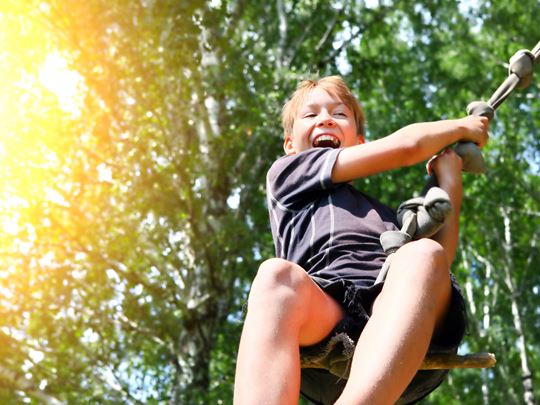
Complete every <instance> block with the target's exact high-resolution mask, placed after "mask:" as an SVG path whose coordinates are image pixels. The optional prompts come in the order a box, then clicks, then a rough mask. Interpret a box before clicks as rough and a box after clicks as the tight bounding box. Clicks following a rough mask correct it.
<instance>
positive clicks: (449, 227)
mask: <svg viewBox="0 0 540 405" xmlns="http://www.w3.org/2000/svg"><path fill="white" fill-rule="evenodd" d="M461 168H462V162H461V158H460V157H459V156H458V155H457V154H456V152H454V150H453V149H447V150H445V151H444V152H443V153H441V154H440V155H438V156H436V157H435V158H433V159H432V160H431V161H430V162H429V163H428V171H433V172H435V175H436V176H437V181H438V183H439V187H441V188H442V189H443V190H444V191H446V192H447V193H448V195H449V197H450V201H451V203H452V212H451V214H450V217H449V218H448V219H447V220H446V222H445V224H444V226H443V227H442V229H441V230H440V231H439V232H437V233H436V234H435V235H434V236H433V237H432V239H433V240H436V241H437V242H439V243H440V244H441V245H442V246H443V247H444V250H445V252H446V257H447V259H448V266H450V265H451V264H452V262H453V261H454V257H455V255H456V250H457V246H458V239H459V236H458V234H459V214H460V211H461V198H462V184H461V173H462V172H461Z"/></svg>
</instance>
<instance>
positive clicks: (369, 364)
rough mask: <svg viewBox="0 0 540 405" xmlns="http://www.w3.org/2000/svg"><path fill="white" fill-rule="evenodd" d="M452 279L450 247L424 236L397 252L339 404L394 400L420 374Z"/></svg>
mask: <svg viewBox="0 0 540 405" xmlns="http://www.w3.org/2000/svg"><path fill="white" fill-rule="evenodd" d="M450 294H451V284H450V277H449V271H448V264H447V259H446V253H445V251H444V249H443V248H442V247H441V245H439V244H438V243H437V242H435V241H432V240H430V239H423V240H420V241H416V242H411V243H409V244H407V245H405V246H403V247H402V248H401V249H400V250H399V251H398V252H397V253H396V255H395V257H394V260H393V262H392V267H391V271H390V272H389V274H388V277H387V279H386V282H385V285H384V287H383V290H382V292H381V294H380V295H379V297H377V299H376V301H375V304H374V306H373V313H372V316H371V318H370V320H369V321H368V323H367V325H366V327H365V329H364V331H363V332H362V334H361V336H360V339H359V341H358V344H357V348H356V351H355V353H354V357H353V362H352V367H351V374H350V376H349V380H348V384H347V385H346V387H345V389H344V391H343V393H342V395H341V396H340V398H339V399H338V401H337V402H336V404H343V405H351V404H355V405H360V404H369V405H376V404H393V403H394V402H395V401H397V399H398V398H399V397H400V395H401V394H402V392H403V391H404V390H405V388H406V387H407V385H408V384H409V382H410V381H411V379H412V378H413V377H414V375H415V374H416V372H417V370H418V368H419V366H420V364H421V363H422V360H423V358H424V356H425V354H426V352H427V348H428V346H429V342H430V340H431V337H432V335H433V331H434V329H435V327H436V326H437V323H438V322H439V321H440V320H441V319H443V317H444V315H445V314H446V311H447V308H448V304H449V301H450Z"/></svg>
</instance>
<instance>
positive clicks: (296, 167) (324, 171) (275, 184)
mask: <svg viewBox="0 0 540 405" xmlns="http://www.w3.org/2000/svg"><path fill="white" fill-rule="evenodd" d="M340 151H341V149H331V148H315V149H309V150H307V151H304V152H301V153H298V154H296V155H290V156H284V157H282V158H280V159H278V160H277V161H276V162H274V164H273V165H272V167H271V168H270V170H269V171H268V174H267V179H266V180H267V181H266V188H267V193H268V197H269V198H270V199H272V200H273V201H274V203H278V204H280V205H281V206H283V208H286V209H290V210H298V209H301V208H303V207H305V206H306V204H309V203H311V202H312V201H314V200H315V199H316V198H318V197H320V192H321V191H323V190H330V189H331V188H332V187H333V186H334V184H333V183H332V169H333V167H334V163H335V162H336V159H337V156H338V154H339V152H340Z"/></svg>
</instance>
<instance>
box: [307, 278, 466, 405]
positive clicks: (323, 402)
mask: <svg viewBox="0 0 540 405" xmlns="http://www.w3.org/2000/svg"><path fill="white" fill-rule="evenodd" d="M313 280H314V281H315V282H316V283H317V284H319V286H321V288H322V289H323V290H324V291H325V292H326V293H328V294H329V295H331V296H332V297H333V298H334V299H336V301H338V302H340V303H341V304H342V306H343V308H344V309H345V317H344V318H343V319H342V320H341V322H339V323H338V324H337V325H336V327H335V328H334V330H333V331H332V332H331V333H330V334H329V335H328V337H327V338H325V339H324V340H323V341H322V342H320V343H318V344H316V345H314V346H308V347H302V348H301V349H300V354H301V359H302V364H303V368H302V381H301V388H300V390H301V392H302V395H303V396H304V397H306V398H307V399H309V400H310V401H312V402H313V403H314V404H317V405H319V404H320V405H327V404H333V403H334V402H335V401H336V399H337V398H338V397H339V395H340V394H341V392H342V391H343V388H344V387H345V384H346V382H347V379H346V378H347V375H348V371H349V367H350V362H351V357H352V353H353V351H354V344H355V342H356V341H357V340H358V338H359V336H360V333H361V332H362V330H363V328H364V326H365V325H366V323H367V321H368V319H369V316H370V315H371V307H372V305H373V302H374V301H375V298H376V297H377V296H378V295H379V293H380V292H381V289H382V286H383V284H378V285H376V286H371V287H359V286H355V285H354V284H353V283H352V282H350V281H347V280H340V281H338V282H334V283H331V284H327V283H325V282H321V280H318V279H317V278H316V277H313ZM451 280H452V299H451V303H450V307H449V310H448V314H447V317H446V320H445V322H444V324H443V328H442V330H441V332H440V333H439V334H438V335H437V336H434V337H433V339H432V341H431V344H430V347H429V352H430V353H435V352H436V353H456V352H457V348H458V346H459V344H460V343H461V340H462V339H463V336H464V335H465V331H466V328H467V316H466V311H465V302H464V299H463V295H462V293H461V290H460V288H459V286H458V284H457V282H456V280H455V278H454V276H453V275H451ZM314 362H315V363H318V364H325V366H326V367H327V368H328V369H330V370H331V371H332V372H330V371H328V370H325V369H319V368H306V366H307V367H309V365H310V364H314ZM447 374H448V370H428V371H418V373H417V374H416V376H415V377H414V378H413V380H412V381H411V383H410V384H409V386H408V387H407V389H406V390H405V392H404V393H403V395H402V396H401V398H400V399H399V401H398V402H397V404H398V405H403V404H412V403H415V402H417V401H419V400H421V399H422V398H424V397H426V396H427V395H428V394H430V393H431V392H432V391H433V390H434V389H435V388H437V387H438V386H439V385H440V384H441V383H442V382H443V381H444V379H445V377H446V375H447Z"/></svg>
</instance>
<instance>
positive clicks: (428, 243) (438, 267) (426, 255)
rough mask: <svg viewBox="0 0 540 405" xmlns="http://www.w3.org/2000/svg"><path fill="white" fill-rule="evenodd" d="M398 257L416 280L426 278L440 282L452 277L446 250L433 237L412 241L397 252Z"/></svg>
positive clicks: (408, 273) (407, 271)
mask: <svg viewBox="0 0 540 405" xmlns="http://www.w3.org/2000/svg"><path fill="white" fill-rule="evenodd" d="M396 259H397V260H398V261H401V262H402V263H403V264H404V266H402V269H401V270H400V271H403V270H405V271H406V273H407V274H404V275H409V276H411V277H412V278H413V279H414V280H416V281H417V282H419V281H420V280H421V279H425V280H426V281H428V282H430V281H431V282H433V283H440V282H443V281H445V280H449V279H450V275H449V266H448V261H447V257H446V252H445V251H444V248H443V247H442V245H441V244H440V243H438V242H436V241H434V240H432V239H420V240H417V241H414V242H410V243H408V244H406V245H404V246H403V247H401V248H400V249H399V250H398V251H397V252H396Z"/></svg>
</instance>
